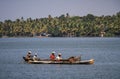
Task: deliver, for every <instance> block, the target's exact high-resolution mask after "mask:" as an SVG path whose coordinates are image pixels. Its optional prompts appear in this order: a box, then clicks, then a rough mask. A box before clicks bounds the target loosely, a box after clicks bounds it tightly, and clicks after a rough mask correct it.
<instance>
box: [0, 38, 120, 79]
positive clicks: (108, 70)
mask: <svg viewBox="0 0 120 79" xmlns="http://www.w3.org/2000/svg"><path fill="white" fill-rule="evenodd" d="M29 50H31V51H32V53H33V54H34V53H37V54H38V56H39V57H40V58H45V59H46V58H49V55H50V53H51V52H52V51H55V52H56V53H55V54H56V55H57V53H62V57H63V58H68V57H70V56H82V60H87V59H91V58H93V59H94V60H95V63H94V64H93V65H59V64H56V65H52V64H27V63H25V62H24V60H23V59H22V57H23V56H25V55H26V53H27V51H29ZM0 79H120V38H99V37H97V38H87V37H86V38H0Z"/></svg>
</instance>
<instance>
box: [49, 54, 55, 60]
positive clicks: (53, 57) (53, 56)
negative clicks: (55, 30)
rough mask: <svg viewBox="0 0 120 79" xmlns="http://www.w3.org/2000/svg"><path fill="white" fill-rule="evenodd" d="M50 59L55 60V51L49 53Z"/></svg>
mask: <svg viewBox="0 0 120 79" xmlns="http://www.w3.org/2000/svg"><path fill="white" fill-rule="evenodd" d="M50 60H55V52H52V53H51V55H50Z"/></svg>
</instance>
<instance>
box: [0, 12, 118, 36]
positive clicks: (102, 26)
mask: <svg viewBox="0 0 120 79" xmlns="http://www.w3.org/2000/svg"><path fill="white" fill-rule="evenodd" d="M101 34H103V35H104V36H105V37H113V36H118V37H119V36H120V12H118V13H116V14H115V15H112V16H109V15H108V16H94V15H92V14H88V15H86V16H82V17H80V16H70V15H69V14H68V13H66V14H65V15H64V14H63V15H61V16H59V17H52V16H51V15H48V17H46V18H36V19H32V18H27V19H26V20H24V18H23V17H21V18H20V19H16V20H15V21H12V20H5V21H4V22H2V21H1V22H0V37H4V36H7V37H33V36H40V35H41V36H46V35H51V36H52V37H98V36H100V35H101Z"/></svg>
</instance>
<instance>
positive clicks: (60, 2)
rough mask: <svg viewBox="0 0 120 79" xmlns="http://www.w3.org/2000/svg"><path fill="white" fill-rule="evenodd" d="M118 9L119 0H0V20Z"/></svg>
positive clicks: (105, 11)
mask: <svg viewBox="0 0 120 79" xmlns="http://www.w3.org/2000/svg"><path fill="white" fill-rule="evenodd" d="M119 11H120V0H0V21H4V20H6V19H10V20H16V19H17V18H21V17H24V19H26V18H29V17H31V18H32V19H35V18H43V17H48V15H51V16H53V17H55V16H60V15H62V14H66V13H69V14H70V16H84V15H87V14H93V15H96V16H101V15H113V14H116V13H117V12H119Z"/></svg>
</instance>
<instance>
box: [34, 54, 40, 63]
mask: <svg viewBox="0 0 120 79" xmlns="http://www.w3.org/2000/svg"><path fill="white" fill-rule="evenodd" d="M38 60H39V59H38V57H37V53H35V55H34V56H33V61H38Z"/></svg>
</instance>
